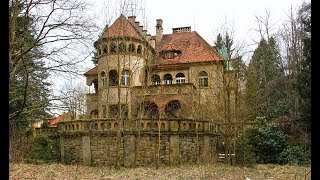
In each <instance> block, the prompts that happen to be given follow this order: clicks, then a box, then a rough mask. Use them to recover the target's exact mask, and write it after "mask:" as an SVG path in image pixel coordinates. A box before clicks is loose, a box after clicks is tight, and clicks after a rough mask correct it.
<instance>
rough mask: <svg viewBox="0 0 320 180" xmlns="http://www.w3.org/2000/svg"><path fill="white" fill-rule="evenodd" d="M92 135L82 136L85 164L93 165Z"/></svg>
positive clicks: (83, 161)
mask: <svg viewBox="0 0 320 180" xmlns="http://www.w3.org/2000/svg"><path fill="white" fill-rule="evenodd" d="M90 146H91V145H90V135H84V136H82V163H83V165H87V166H90V165H91V147H90Z"/></svg>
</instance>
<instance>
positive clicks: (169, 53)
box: [164, 51, 173, 59]
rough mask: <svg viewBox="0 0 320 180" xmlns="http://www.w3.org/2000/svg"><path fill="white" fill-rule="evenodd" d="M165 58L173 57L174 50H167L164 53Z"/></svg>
mask: <svg viewBox="0 0 320 180" xmlns="http://www.w3.org/2000/svg"><path fill="white" fill-rule="evenodd" d="M164 58H165V59H172V58H173V52H170V51H169V52H165V53H164Z"/></svg>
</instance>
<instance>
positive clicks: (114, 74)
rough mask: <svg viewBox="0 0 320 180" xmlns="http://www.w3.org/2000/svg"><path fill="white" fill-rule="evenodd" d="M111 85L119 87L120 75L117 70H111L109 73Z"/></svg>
mask: <svg viewBox="0 0 320 180" xmlns="http://www.w3.org/2000/svg"><path fill="white" fill-rule="evenodd" d="M109 84H110V86H117V85H118V73H117V71H116V70H111V71H110V72H109Z"/></svg>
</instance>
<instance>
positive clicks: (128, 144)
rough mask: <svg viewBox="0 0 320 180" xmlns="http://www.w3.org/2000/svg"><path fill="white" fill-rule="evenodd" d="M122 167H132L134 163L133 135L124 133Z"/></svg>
mask: <svg viewBox="0 0 320 180" xmlns="http://www.w3.org/2000/svg"><path fill="white" fill-rule="evenodd" d="M123 140H124V155H123V156H124V157H123V158H124V167H133V166H134V165H135V142H136V141H135V136H134V135H133V134H126V135H125V136H124V139H123Z"/></svg>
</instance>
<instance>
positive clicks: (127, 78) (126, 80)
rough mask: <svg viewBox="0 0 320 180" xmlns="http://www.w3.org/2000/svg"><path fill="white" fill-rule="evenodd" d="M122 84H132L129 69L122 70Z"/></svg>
mask: <svg viewBox="0 0 320 180" xmlns="http://www.w3.org/2000/svg"><path fill="white" fill-rule="evenodd" d="M121 85H122V86H129V85H130V72H129V71H128V70H124V71H122V74H121Z"/></svg>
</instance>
